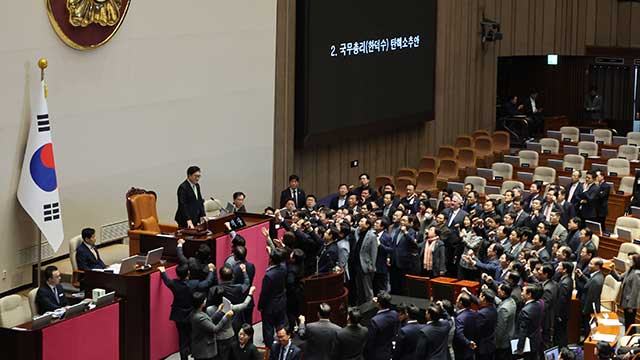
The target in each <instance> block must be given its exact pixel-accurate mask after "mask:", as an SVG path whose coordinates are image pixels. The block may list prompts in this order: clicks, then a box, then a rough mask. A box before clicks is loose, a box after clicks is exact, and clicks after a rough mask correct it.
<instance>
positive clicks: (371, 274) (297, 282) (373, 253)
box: [39, 171, 640, 360]
mask: <svg viewBox="0 0 640 360" xmlns="http://www.w3.org/2000/svg"><path fill="white" fill-rule="evenodd" d="M189 175H190V176H191V174H189ZM359 181H360V183H359V185H358V186H348V185H346V184H341V185H340V186H339V187H338V189H337V190H338V192H337V194H336V195H335V197H333V199H332V200H331V201H330V203H328V206H320V205H318V202H317V199H316V197H315V196H313V195H306V194H305V193H304V191H303V190H302V188H301V187H300V182H299V178H298V177H297V176H295V175H292V176H291V177H290V178H289V187H288V188H287V189H285V190H283V191H282V194H281V198H280V208H279V209H273V208H267V209H265V211H264V212H265V214H269V215H273V219H272V220H271V222H270V226H269V230H267V229H264V231H263V234H264V235H265V239H266V240H265V245H266V251H267V252H268V256H269V267H268V268H267V270H266V274H265V276H264V278H262V279H254V275H255V266H254V265H253V264H252V263H250V262H248V261H247V247H246V246H245V245H246V241H245V239H244V238H243V237H242V236H241V235H239V234H236V233H235V232H231V237H232V252H231V254H230V256H229V257H228V258H227V260H226V261H225V263H224V265H223V266H222V268H220V269H215V267H214V265H213V264H210V254H211V249H209V248H208V247H207V246H206V245H202V246H201V247H200V248H199V250H198V252H197V253H196V254H195V256H193V257H190V258H187V257H185V256H184V255H183V252H182V244H183V241H182V240H180V241H179V242H178V244H177V253H178V255H179V259H180V263H179V265H178V266H177V271H176V272H177V278H176V279H170V278H169V277H168V276H167V275H166V273H165V271H164V269H163V268H160V271H161V272H162V279H163V281H164V283H165V284H166V286H167V287H169V288H170V289H171V291H172V292H173V294H174V301H173V305H172V310H171V320H173V321H175V324H176V327H177V330H178V334H179V341H180V354H181V358H182V359H186V358H187V356H188V354H192V355H193V357H194V358H196V359H225V360H226V359H236V360H241V359H259V358H260V355H259V353H258V351H257V349H256V347H255V346H254V345H253V341H252V336H253V328H252V326H251V325H250V324H252V323H253V319H252V313H253V309H254V307H255V306H257V309H258V310H259V311H260V314H261V317H262V337H263V340H264V343H265V345H266V346H267V347H269V348H270V349H271V351H270V359H273V360H294V359H300V358H302V356H303V357H304V359H305V360H307V359H309V360H314V359H327V360H328V359H332V360H333V359H367V360H378V359H379V360H389V359H394V360H395V359H443V360H444V359H456V360H465V359H474V358H476V359H494V358H495V359H511V358H513V357H514V356H515V355H512V350H511V340H513V339H515V340H516V341H517V349H516V352H517V354H518V355H517V356H519V357H524V358H526V359H540V358H542V356H543V351H544V350H545V349H547V348H550V347H552V346H560V347H561V348H562V347H565V346H566V345H567V342H568V340H567V338H568V336H567V333H568V329H567V328H568V324H569V314H570V311H569V307H570V302H571V297H572V293H573V292H574V289H575V290H577V296H578V298H579V300H580V304H581V309H580V310H581V319H580V323H581V327H582V329H581V332H582V334H583V336H584V338H586V336H588V334H589V332H590V325H589V320H590V317H591V315H592V314H593V313H594V312H600V295H601V292H602V288H603V283H604V275H603V259H601V258H599V257H598V254H597V248H596V246H595V245H594V242H593V241H592V237H593V234H592V232H591V231H590V230H589V229H588V228H585V227H584V220H585V219H589V220H594V221H598V222H601V223H602V224H603V226H604V218H605V217H606V207H607V197H608V193H609V190H608V188H607V184H606V183H605V182H604V179H603V175H602V174H600V173H597V172H592V171H589V172H588V173H587V175H586V182H581V181H580V174H579V173H578V172H576V173H575V174H574V175H573V179H572V183H571V184H570V185H569V186H567V187H562V186H559V185H557V184H547V185H544V186H543V184H542V183H539V182H534V183H533V184H532V185H531V186H530V188H529V192H530V193H529V195H528V196H527V197H526V198H523V189H520V188H513V189H510V190H507V191H506V192H505V193H504V194H503V195H504V200H503V201H501V202H496V201H494V200H491V199H487V200H486V201H484V203H481V202H480V196H479V194H478V193H477V192H476V191H475V190H474V188H473V186H472V184H465V185H464V190H463V191H462V192H461V193H457V192H452V191H448V190H445V191H444V192H443V194H442V195H441V201H440V202H438V204H437V208H434V207H433V206H432V205H433V204H432V203H431V202H430V201H429V199H430V197H431V194H428V193H426V192H422V193H416V191H415V186H414V185H411V184H410V185H407V187H406V189H404V190H405V191H404V192H405V194H406V195H405V196H404V197H399V196H397V195H396V193H395V190H396V189H395V187H394V185H393V184H386V185H384V186H383V187H381V188H380V189H374V188H373V187H372V186H371V185H370V183H369V176H368V175H367V174H362V175H361V176H360V178H359ZM195 183H196V184H197V181H196V182H195ZM192 189H193V190H192ZM187 190H188V191H189V192H191V194H195V197H196V198H197V197H198V195H199V187H196V186H193V187H189V188H187ZM237 194H238V193H237ZM240 194H241V193H240ZM179 197H180V190H179ZM238 198H240V196H235V195H234V204H231V211H237V210H239V209H241V208H243V207H244V204H243V201H244V194H242V196H241V199H239V201H236V200H238ZM192 219H193V220H194V221H197V214H196V216H195V217H193V218H192ZM190 221H191V220H190ZM189 225H192V224H189ZM282 231H284V235H283V236H282V237H280V238H279V237H278V236H277V234H278V233H281V232H282ZM94 233H95V232H94V231H92V230H91V229H86V230H85V231H83V234H82V235H83V238H84V240H85V244H86V248H87V249H79V250H78V255H77V256H78V266H79V268H81V269H82V268H83V267H86V268H87V269H92V268H95V267H97V266H99V265H102V266H104V264H96V263H95V262H96V261H100V260H99V254H97V250H96V249H95V247H94V246H93V245H94V243H95V235H94ZM85 250H86V251H85ZM629 260H630V263H631V266H630V269H629V270H628V271H627V272H626V273H624V274H619V273H617V272H616V270H615V269H612V270H611V271H612V272H611V274H612V275H613V276H614V277H616V278H618V279H619V280H620V281H622V296H621V304H620V305H621V307H622V309H623V310H624V322H625V328H626V327H628V325H630V324H632V323H633V322H634V319H635V316H636V311H637V308H638V307H639V305H640V254H630V259H629ZM327 272H342V273H343V275H344V283H345V287H347V288H348V289H349V295H350V298H349V302H350V305H351V307H350V308H349V311H348V325H347V326H345V327H343V328H341V327H339V326H337V325H335V324H334V323H332V322H331V321H330V314H331V308H330V306H329V305H327V304H322V305H320V307H319V309H318V316H319V319H320V320H319V321H317V322H313V323H309V324H306V323H305V318H304V316H302V315H301V308H302V304H303V282H302V279H303V278H305V277H306V276H309V275H313V274H318V273H327ZM55 273H57V272H56V271H49V272H48V273H47V281H48V284H49V287H50V288H52V289H53V288H55V286H56V285H55V284H56V281H58V282H59V279H57V277H56V276H55ZM408 274H410V275H421V276H427V277H430V278H435V277H439V276H449V277H457V278H459V279H466V280H474V281H479V282H480V283H481V290H480V291H479V293H478V294H472V293H471V292H469V291H467V290H466V289H465V290H464V291H462V292H461V294H460V295H459V296H458V298H457V299H456V301H455V303H454V304H452V303H451V301H449V300H442V301H437V302H430V303H429V304H428V305H427V309H426V315H420V314H422V313H424V312H421V311H420V309H418V307H417V306H416V305H414V304H400V305H398V306H393V305H392V297H393V296H394V295H402V294H404V293H405V275H408ZM257 281H260V282H261V284H262V288H261V293H260V296H259V298H258V299H253V292H254V290H255V287H254V286H253V284H254V282H257ZM363 304H375V306H376V307H377V311H376V312H375V314H374V315H373V316H372V317H371V318H370V319H369V320H364V318H363V315H364V314H361V312H360V310H359V308H361V307H362V306H361V305H363ZM39 306H55V304H52V303H51V301H49V302H42V303H39ZM475 309H477V310H475ZM298 339H301V340H304V345H303V346H302V349H301V348H300V347H298V346H297V345H296V344H298ZM527 339H528V341H529V342H530V346H531V351H530V352H526V351H525V343H526V342H527ZM583 341H584V340H583ZM605 350H606V349H604V348H603V349H602V351H601V353H602V354H605V353H607V351H605ZM629 350H630V351H629V352H628V353H627V355H625V356H626V357H629V356H630V354H634V352H635V351H637V350H638V349H637V348H632V349H629ZM610 353H611V354H613V353H612V352H610ZM573 356H574V355H573V353H571V352H570V351H567V350H566V349H565V350H562V351H561V358H563V359H570V360H572V359H573ZM603 356H604V355H603Z"/></svg>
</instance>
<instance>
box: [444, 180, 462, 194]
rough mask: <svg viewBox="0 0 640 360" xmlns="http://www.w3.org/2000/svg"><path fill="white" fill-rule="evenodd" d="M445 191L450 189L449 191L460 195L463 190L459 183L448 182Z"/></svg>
mask: <svg viewBox="0 0 640 360" xmlns="http://www.w3.org/2000/svg"><path fill="white" fill-rule="evenodd" d="M447 189H451V191H454V192H457V193H458V194H462V191H463V190H464V184H463V183H461V182H455V181H449V182H448V183H447Z"/></svg>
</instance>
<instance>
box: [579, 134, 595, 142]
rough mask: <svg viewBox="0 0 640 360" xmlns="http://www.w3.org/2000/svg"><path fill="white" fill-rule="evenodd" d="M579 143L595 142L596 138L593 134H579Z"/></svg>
mask: <svg viewBox="0 0 640 360" xmlns="http://www.w3.org/2000/svg"><path fill="white" fill-rule="evenodd" d="M580 141H596V137H595V135H593V134H587V133H581V134H580Z"/></svg>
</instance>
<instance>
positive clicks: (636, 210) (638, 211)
mask: <svg viewBox="0 0 640 360" xmlns="http://www.w3.org/2000/svg"><path fill="white" fill-rule="evenodd" d="M631 215H638V216H640V207H637V206H632V207H631Z"/></svg>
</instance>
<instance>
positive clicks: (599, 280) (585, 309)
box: [576, 257, 604, 338]
mask: <svg viewBox="0 0 640 360" xmlns="http://www.w3.org/2000/svg"><path fill="white" fill-rule="evenodd" d="M602 264H603V261H602V259H601V258H599V257H595V258H592V259H591V261H589V278H587V277H586V276H585V274H584V273H583V272H582V271H581V270H580V269H576V276H577V277H578V278H580V280H582V281H586V282H585V285H584V289H583V291H582V294H581V295H580V304H582V309H581V312H582V325H583V329H584V336H585V338H587V337H588V336H589V333H590V332H591V328H590V327H589V321H590V320H591V315H593V314H594V309H595V313H599V312H600V295H601V294H602V287H603V285H604V275H603V274H602V271H601V270H602Z"/></svg>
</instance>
